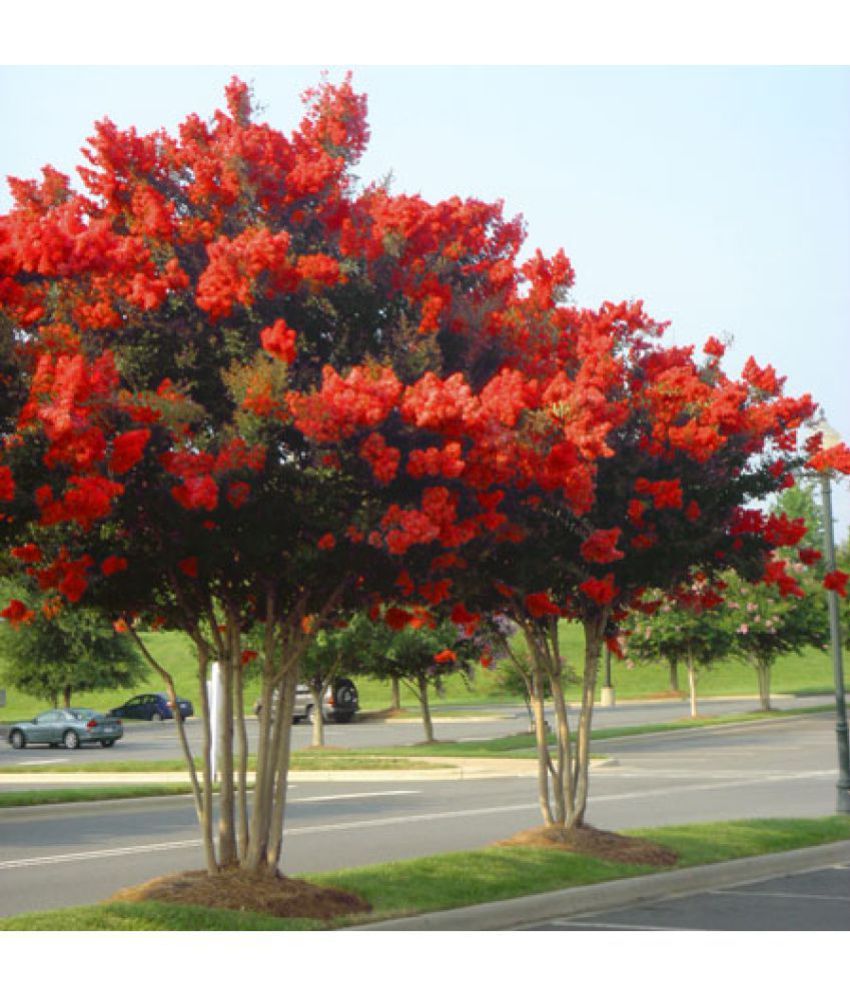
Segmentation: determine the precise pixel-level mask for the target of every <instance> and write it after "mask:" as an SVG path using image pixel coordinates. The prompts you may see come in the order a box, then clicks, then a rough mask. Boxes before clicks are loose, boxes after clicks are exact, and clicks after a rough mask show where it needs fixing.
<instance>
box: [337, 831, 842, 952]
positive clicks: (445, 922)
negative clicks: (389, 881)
mask: <svg viewBox="0 0 850 995" xmlns="http://www.w3.org/2000/svg"><path fill="white" fill-rule="evenodd" d="M847 860H850V840H842V841H840V842H839V843H826V844H820V845H818V846H810V847H805V848H804V849H801V850H786V851H785V852H783V853H770V854H766V855H764V856H760V857H743V858H740V859H738V860H729V861H724V862H721V863H716V864H702V865H700V866H699V867H689V868H686V869H684V870H680V871H659V872H656V873H650V874H645V875H642V876H641V877H637V878H626V879H624V880H622V881H606V882H605V883H603V884H594V885H582V886H581V887H577V888H565V889H562V890H561V891H553V892H546V893H544V894H541V895H528V896H524V897H523V898H510V899H507V900H506V901H503V902H486V903H484V904H482V905H470V906H467V907H465V908H462V909H448V910H446V911H444V912H428V913H426V914H424V915H419V916H409V917H407V918H404V919H385V920H383V921H382V922H376V923H368V924H366V925H362V926H348V927H346V929H345V930H344V931H345V932H349V931H363V930H371V931H381V930H387V931H390V930H410V931H419V932H427V931H429V930H442V931H452V930H479V931H480V930H497V929H514V928H517V927H520V926H528V925H531V924H533V923H537V922H542V921H545V920H547V919H556V918H557V919H562V918H564V917H566V916H575V915H582V914H585V913H592V912H602V911H604V910H606V909H611V908H617V907H619V906H622V905H629V904H631V903H633V902H642V901H648V900H651V899H657V898H677V897H679V896H683V895H688V894H692V893H694V892H700V891H705V890H706V889H707V888H717V887H722V886H728V885H738V884H750V883H752V882H755V881H760V880H763V879H765V878H770V877H775V876H776V875H781V874H792V873H794V872H796V871H807V870H815V869H817V868H820V867H829V866H830V865H832V864H835V863H841V862H844V861H847Z"/></svg>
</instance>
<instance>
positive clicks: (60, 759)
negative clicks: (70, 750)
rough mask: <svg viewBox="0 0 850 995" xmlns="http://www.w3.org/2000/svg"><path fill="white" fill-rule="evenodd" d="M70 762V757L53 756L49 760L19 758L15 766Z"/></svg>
mask: <svg viewBox="0 0 850 995" xmlns="http://www.w3.org/2000/svg"><path fill="white" fill-rule="evenodd" d="M70 762H71V758H70V757H56V758H55V759H54V758H53V757H51V758H50V760H21V761H19V762H18V764H17V765H16V766H18V767H36V766H38V765H40V764H68V763H70Z"/></svg>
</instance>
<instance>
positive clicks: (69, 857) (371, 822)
mask: <svg viewBox="0 0 850 995" xmlns="http://www.w3.org/2000/svg"><path fill="white" fill-rule="evenodd" d="M816 773H817V772H816ZM834 773H835V772H834V771H824V772H822V776H829V777H833V776H834ZM812 776H813V772H806V773H803V774H790V775H778V776H772V777H767V778H764V777H761V778H756V779H752V778H748V779H745V780H741V781H738V782H719V783H717V784H696V785H690V786H687V787H682V786H676V788H659V789H655V790H650V791H632V792H625V793H620V794H616V795H602V796H596V797H594V798H592V799H591V803H592V804H593V805H596V804H601V803H603V802H608V801H620V800H622V799H628V798H649V797H654V796H658V795H670V794H675V793H677V792H679V793H680V792H682V791H713V790H715V789H716V788H728V787H746V786H752V785H754V784H755V785H758V784H764V783H765V782H766V781H793V780H800V779H801V778H811V777H812ZM818 776H821V774H820V773H818ZM364 795H365V793H364ZM336 797H339V796H338V795H337V796H336ZM360 797H363V795H361V796H360ZM306 800H307V799H299V801H306ZM529 810H531V811H537V810H538V805H537V803H536V802H532V803H526V804H522V805H499V806H494V807H492V808H476V809H462V810H459V811H453V812H431V813H427V814H420V815H402V816H391V817H388V818H385V819H363V820H360V821H358V822H335V823H329V824H325V825H318V826H301V827H298V828H296V829H287V830H285V836H309V835H310V834H311V833H332V832H341V831H346V830H361V829H372V828H374V827H377V826H394V825H410V824H411V823H414V822H439V821H442V820H445V819H465V818H469V817H476V816H482V815H504V814H507V813H509V812H526V811H529ZM200 845H201V841H200V840H199V839H191V840H177V841H174V842H171V843H144V844H140V845H138V846H131V847H122V848H120V849H109V850H88V851H84V852H80V853H67V854H55V855H53V856H50V857H31V858H25V859H22V860H7V861H2V862H0V871H2V870H12V869H14V868H18V867H35V866H39V865H43V864H62V863H72V862H74V861H80V860H96V859H101V858H108V857H122V856H127V855H130V854H137V853H152V852H156V851H164V850H177V849H185V848H188V847H193V846H196V847H199V846H200Z"/></svg>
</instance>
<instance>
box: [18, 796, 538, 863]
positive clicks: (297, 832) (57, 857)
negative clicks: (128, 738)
mask: <svg viewBox="0 0 850 995" xmlns="http://www.w3.org/2000/svg"><path fill="white" fill-rule="evenodd" d="M536 808H537V805H536V804H525V805H503V806H499V807H498V808H479V809H467V810H465V811H460V812H433V813H429V814H427V815H413V816H411V815H403V816H392V817H389V818H386V819H362V820H360V821H359V822H334V823H329V824H327V825H320V826H302V827H299V828H297V829H287V830H285V832H284V835H285V836H305V835H309V834H310V833H329V832H336V831H338V830H345V829H371V828H372V827H374V826H392V825H396V824H404V823H411V822H433V821H436V820H439V819H460V818H465V817H467V816H475V815H496V814H499V813H502V812H521V811H525V810H527V809H536ZM200 845H201V840H200V839H191V840H175V841H173V842H171V843H141V844H139V845H138V846H127V847H120V848H117V849H110V850H86V851H82V852H78V853H58V854H54V855H53V856H50V857H26V858H23V859H21V860H4V861H0V871H6V870H13V869H15V868H18V867H37V866H41V865H44V864H67V863H73V862H75V861H80V860H98V859H101V858H106V857H125V856H128V855H130V854H136V853H153V852H156V851H161V850H183V849H186V848H188V847H193V846H197V847H200Z"/></svg>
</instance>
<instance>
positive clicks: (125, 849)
mask: <svg viewBox="0 0 850 995" xmlns="http://www.w3.org/2000/svg"><path fill="white" fill-rule="evenodd" d="M200 845H201V841H200V840H199V839H195V840H175V841H173V842H171V843H143V844H141V845H139V846H122V847H119V848H116V849H113V850H86V851H83V852H81V853H57V854H54V855H53V856H52V857H29V858H25V859H23V860H4V861H3V862H2V863H0V871H7V870H13V869H14V868H16V867H39V866H42V865H45V864H72V863H74V862H76V861H80V860H101V859H103V858H105V857H126V856H129V855H130V854H134V853H155V852H156V851H158V850H185V849H188V848H190V847H193V846H200Z"/></svg>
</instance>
